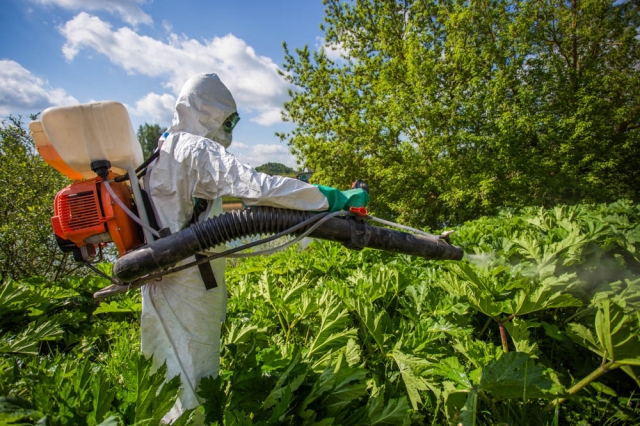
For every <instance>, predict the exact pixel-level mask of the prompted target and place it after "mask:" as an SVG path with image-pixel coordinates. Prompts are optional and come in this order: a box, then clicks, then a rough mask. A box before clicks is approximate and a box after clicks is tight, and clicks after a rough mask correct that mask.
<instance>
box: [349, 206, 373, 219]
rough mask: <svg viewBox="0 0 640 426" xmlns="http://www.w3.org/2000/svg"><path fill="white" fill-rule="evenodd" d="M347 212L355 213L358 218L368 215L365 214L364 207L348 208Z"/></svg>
mask: <svg viewBox="0 0 640 426" xmlns="http://www.w3.org/2000/svg"><path fill="white" fill-rule="evenodd" d="M349 211H350V212H351V213H355V214H357V215H358V216H362V217H365V216H366V215H368V214H369V213H368V212H367V209H366V207H349Z"/></svg>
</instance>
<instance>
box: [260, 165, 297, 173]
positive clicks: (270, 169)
mask: <svg viewBox="0 0 640 426" xmlns="http://www.w3.org/2000/svg"><path fill="white" fill-rule="evenodd" d="M256 170H257V171H259V172H261V173H268V174H270V175H281V176H282V175H291V174H294V173H295V172H296V171H295V170H294V169H292V168H291V167H287V166H285V165H284V164H282V163H266V164H263V165H261V166H258V167H256Z"/></svg>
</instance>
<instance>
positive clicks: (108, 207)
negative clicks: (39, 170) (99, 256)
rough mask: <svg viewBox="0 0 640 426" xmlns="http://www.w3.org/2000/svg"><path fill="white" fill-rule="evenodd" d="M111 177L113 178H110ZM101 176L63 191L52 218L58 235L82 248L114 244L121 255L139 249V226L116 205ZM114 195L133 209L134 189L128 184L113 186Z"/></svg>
mask: <svg viewBox="0 0 640 426" xmlns="http://www.w3.org/2000/svg"><path fill="white" fill-rule="evenodd" d="M110 178H111V176H110ZM102 186H103V184H102V180H101V179H100V178H99V177H96V178H94V179H89V180H85V181H81V182H74V183H72V184H71V185H69V186H67V187H66V188H64V189H62V190H60V191H59V192H58V193H57V194H56V197H55V200H54V214H55V215H54V216H53V217H52V218H51V224H52V225H53V231H54V232H55V234H56V235H57V236H58V237H59V238H61V239H63V240H67V241H71V242H72V243H74V244H75V245H76V246H78V247H83V246H88V248H90V249H91V251H95V246H97V245H99V244H103V243H109V242H113V243H114V244H115V245H116V247H117V249H118V254H119V255H120V256H122V255H124V254H125V253H126V252H128V251H129V250H132V249H134V248H136V247H138V246H139V245H140V244H141V243H140V236H139V234H138V225H137V224H136V223H135V222H134V221H133V220H132V219H131V218H130V217H129V216H128V215H127V214H126V213H125V212H124V211H123V210H122V209H121V208H120V206H119V205H118V204H116V203H115V202H114V201H113V200H112V199H111V196H110V195H109V192H107V190H106V189H104V188H103V187H102ZM111 188H112V189H113V192H114V193H115V194H116V195H117V196H118V198H120V200H122V201H123V202H124V205H125V206H127V207H128V208H131V189H130V188H129V185H128V184H127V183H126V182H113V183H111Z"/></svg>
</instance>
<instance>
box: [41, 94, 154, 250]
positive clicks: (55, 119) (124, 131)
mask: <svg viewBox="0 0 640 426" xmlns="http://www.w3.org/2000/svg"><path fill="white" fill-rule="evenodd" d="M36 123H37V122H35V123H32V126H31V129H32V132H33V131H34V130H36V129H38V127H41V129H42V130H44V133H45V134H46V136H47V139H48V142H50V144H51V146H53V148H54V151H55V152H57V154H58V155H59V156H60V158H61V159H62V161H63V162H64V163H66V165H67V166H68V167H69V168H70V169H71V170H73V171H75V172H76V173H78V174H80V175H81V176H82V177H83V178H84V179H93V178H95V177H96V173H95V172H94V171H93V170H91V163H92V162H94V161H99V160H108V161H109V162H110V163H111V170H112V171H113V172H114V173H117V174H125V173H128V174H129V177H130V178H131V183H132V185H131V188H132V190H133V195H134V197H135V199H136V200H139V202H140V203H142V194H141V191H140V187H139V185H138V182H137V179H136V177H135V176H136V172H135V169H136V167H138V166H139V165H141V164H142V163H143V162H144V157H143V154H142V148H141V146H140V142H139V141H138V139H137V137H136V135H135V133H134V131H133V127H132V125H131V120H130V119H129V114H128V113H127V110H126V108H125V107H124V105H122V104H121V103H119V102H115V101H103V102H92V103H87V104H80V105H73V106H60V107H53V108H48V109H46V110H45V111H44V112H43V113H42V116H41V118H40V125H41V126H38V124H36ZM34 135H35V134H34ZM34 139H35V137H34ZM40 139H42V138H40ZM45 160H47V159H46V158H45ZM69 177H71V176H69ZM72 179H73V177H72ZM138 213H139V215H140V219H141V220H142V221H143V222H144V223H145V224H146V225H148V224H149V219H148V217H147V214H146V211H145V209H144V208H140V209H138ZM144 232H145V238H146V239H147V241H153V237H152V236H151V234H150V233H149V231H147V230H146V229H145V230H144Z"/></svg>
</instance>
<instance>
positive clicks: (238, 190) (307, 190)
mask: <svg viewBox="0 0 640 426" xmlns="http://www.w3.org/2000/svg"><path fill="white" fill-rule="evenodd" d="M191 162H192V164H191V170H193V171H196V175H194V174H193V173H190V175H192V177H193V178H195V181H194V182H192V191H193V192H192V195H193V197H196V198H203V199H206V200H212V199H214V198H218V197H224V196H230V197H238V198H240V199H242V201H243V202H244V203H245V204H246V205H249V206H258V205H264V206H272V207H280V208H288V209H295V210H310V211H323V210H328V209H329V207H330V206H329V202H328V201H327V197H325V196H324V195H323V193H322V192H321V191H320V190H319V189H318V188H317V187H315V186H313V185H309V184H308V183H305V182H302V181H300V180H297V179H291V178H285V177H281V176H269V175H268V174H266V173H260V172H257V171H256V170H254V169H252V168H251V167H249V166H246V165H244V164H242V163H241V162H240V161H239V160H238V159H237V158H236V157H235V156H233V155H232V154H230V153H229V152H227V151H226V150H225V149H224V148H223V147H222V146H221V145H219V144H217V143H216V142H213V141H211V140H208V139H203V138H201V139H199V140H198V141H197V142H196V143H194V144H192V145H191Z"/></svg>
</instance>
